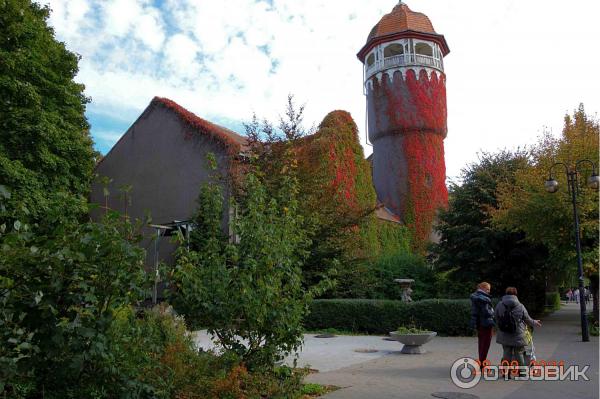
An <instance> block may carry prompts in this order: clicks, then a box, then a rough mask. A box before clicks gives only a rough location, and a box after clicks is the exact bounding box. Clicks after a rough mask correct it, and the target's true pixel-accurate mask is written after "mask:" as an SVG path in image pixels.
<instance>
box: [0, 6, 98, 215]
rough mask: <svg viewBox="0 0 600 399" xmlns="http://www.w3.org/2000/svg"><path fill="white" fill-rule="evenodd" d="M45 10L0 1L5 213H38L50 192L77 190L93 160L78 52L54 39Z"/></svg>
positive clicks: (83, 188)
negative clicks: (78, 78) (7, 193)
mask: <svg viewBox="0 0 600 399" xmlns="http://www.w3.org/2000/svg"><path fill="white" fill-rule="evenodd" d="M49 12H50V11H49V8H48V7H47V6H40V5H38V4H37V3H33V2H31V1H29V0H6V1H2V2H0V182H2V184H4V185H5V186H7V187H8V188H9V189H10V191H11V192H12V194H13V195H12V199H8V200H7V201H6V202H5V206H6V207H7V210H8V213H7V214H8V217H11V218H12V220H14V219H15V218H19V219H20V220H21V221H23V220H24V218H25V217H27V218H30V217H32V218H33V219H34V220H35V219H37V218H39V217H41V216H42V215H43V214H44V212H46V210H47V207H48V206H49V205H48V201H49V198H51V197H52V196H53V195H55V194H56V193H57V192H61V191H62V192H67V193H71V194H72V195H74V196H80V197H85V196H86V194H87V192H88V187H89V182H90V179H91V176H92V171H93V167H94V157H95V153H94V150H93V148H92V140H91V138H90V136H89V133H88V128H89V126H88V123H87V121H86V118H85V115H84V111H85V104H86V103H87V102H88V101H89V100H88V98H86V97H85V96H84V94H83V89H84V86H83V85H82V84H79V83H76V82H75V81H74V80H73V78H74V77H75V75H76V74H77V71H78V65H77V64H78V60H79V56H78V55H76V54H73V53H72V52H70V51H68V50H67V49H66V48H65V45H64V44H63V43H60V42H58V41H57V40H56V39H55V38H54V32H53V31H52V29H51V28H49V27H48V25H47V19H48V15H49ZM80 205H81V202H80ZM79 210H80V211H81V210H82V208H81V207H80V208H79Z"/></svg>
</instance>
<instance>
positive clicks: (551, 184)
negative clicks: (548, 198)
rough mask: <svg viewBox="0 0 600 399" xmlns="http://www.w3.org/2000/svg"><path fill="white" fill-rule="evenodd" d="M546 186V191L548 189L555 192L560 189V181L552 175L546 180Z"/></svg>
mask: <svg viewBox="0 0 600 399" xmlns="http://www.w3.org/2000/svg"><path fill="white" fill-rule="evenodd" d="M544 187H546V191H548V192H549V193H555V192H557V191H558V182H557V181H556V180H554V179H553V178H552V177H551V178H549V179H548V180H546V183H544Z"/></svg>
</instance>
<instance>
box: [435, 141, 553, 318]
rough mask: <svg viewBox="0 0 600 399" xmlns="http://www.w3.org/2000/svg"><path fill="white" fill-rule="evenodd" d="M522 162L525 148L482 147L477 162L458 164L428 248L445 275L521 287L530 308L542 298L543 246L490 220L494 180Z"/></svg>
mask: <svg viewBox="0 0 600 399" xmlns="http://www.w3.org/2000/svg"><path fill="white" fill-rule="evenodd" d="M527 165H528V157H527V154H526V153H525V152H523V151H517V152H515V153H511V152H508V151H502V152H500V153H498V154H488V153H484V154H482V156H481V158H480V160H479V162H478V163H474V164H471V165H469V166H468V167H467V168H465V169H463V171H462V176H461V177H462V184H461V185H458V184H451V186H450V201H449V208H448V210H447V211H444V212H442V213H441V215H440V222H439V225H438V230H439V232H440V234H441V239H440V243H439V244H438V245H436V246H435V247H434V253H435V254H436V267H437V269H438V270H439V271H444V272H447V273H448V275H447V276H446V278H447V279H448V280H449V281H454V282H456V283H463V284H465V283H468V284H467V286H470V288H471V289H474V287H475V284H476V283H477V282H480V281H484V280H485V281H488V282H490V283H491V284H492V291H493V293H494V294H495V295H501V294H502V293H503V290H504V288H506V286H507V285H511V286H516V287H517V288H522V289H521V292H522V294H521V295H520V297H522V299H525V300H526V301H527V302H528V304H529V305H530V307H532V309H530V310H532V311H535V310H536V309H538V310H539V307H540V306H543V304H544V285H545V277H546V269H545V264H546V261H547V250H546V248H545V247H544V246H542V245H535V244H532V243H530V242H528V241H526V240H525V234H524V232H522V231H508V230H506V229H502V228H499V227H496V226H494V224H493V223H492V213H493V211H494V210H495V209H497V208H498V206H499V203H498V191H497V190H498V186H499V185H500V184H504V183H505V184H514V182H515V173H517V171H519V170H521V169H523V168H525V167H527ZM532 283H533V284H535V285H532ZM467 294H468V292H465V293H464V295H467Z"/></svg>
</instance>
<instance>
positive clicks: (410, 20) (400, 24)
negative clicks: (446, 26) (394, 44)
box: [367, 2, 436, 42]
mask: <svg viewBox="0 0 600 399" xmlns="http://www.w3.org/2000/svg"><path fill="white" fill-rule="evenodd" d="M405 30H413V31H416V32H423V33H434V34H435V33H436V32H435V30H434V29H433V25H432V24H431V21H430V20H429V18H428V17H427V15H425V14H422V13H420V12H414V11H412V10H411V9H410V8H408V6H407V5H406V4H405V3H402V2H400V3H398V4H397V5H396V6H395V7H394V8H393V9H392V12H390V13H389V14H385V15H384V16H383V17H382V18H381V20H379V22H378V23H377V24H375V26H374V27H373V29H371V33H369V37H368V38H367V42H369V40H371V39H375V38H377V37H380V36H385V35H389V34H392V33H398V32H402V31H405Z"/></svg>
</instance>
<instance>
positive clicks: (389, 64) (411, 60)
mask: <svg viewBox="0 0 600 399" xmlns="http://www.w3.org/2000/svg"><path fill="white" fill-rule="evenodd" d="M411 65H422V66H427V67H431V68H435V69H439V70H440V71H442V72H443V71H444V65H443V64H442V60H440V59H438V58H435V57H432V56H429V55H422V54H400V55H394V56H391V57H386V58H384V59H383V60H378V61H375V62H374V63H373V64H371V65H370V66H368V67H367V68H366V69H365V80H366V79H368V78H370V77H371V76H373V75H374V74H376V73H377V72H379V71H383V70H385V69H389V68H394V67H399V66H411Z"/></svg>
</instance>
